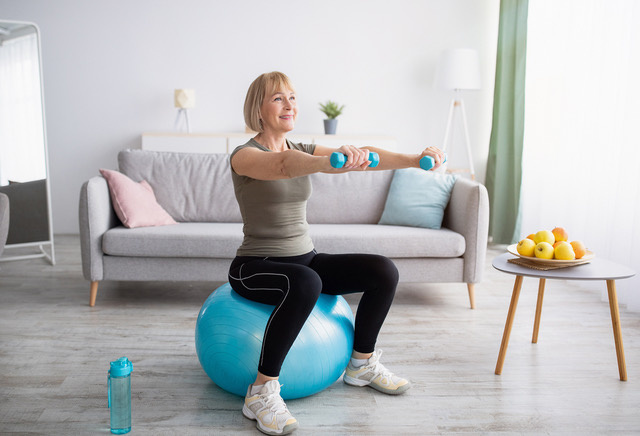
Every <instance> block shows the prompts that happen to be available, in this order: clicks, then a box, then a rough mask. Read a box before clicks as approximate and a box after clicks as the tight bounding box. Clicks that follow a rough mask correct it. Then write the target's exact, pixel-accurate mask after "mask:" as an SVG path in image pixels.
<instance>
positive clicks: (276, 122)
mask: <svg viewBox="0 0 640 436" xmlns="http://www.w3.org/2000/svg"><path fill="white" fill-rule="evenodd" d="M260 115H261V119H262V128H263V130H264V131H265V132H266V131H272V132H290V131H292V130H293V127H294V126H295V123H296V118H297V117H298V104H297V103H296V95H295V93H294V92H293V91H292V90H290V89H287V90H279V91H275V92H274V93H273V94H271V95H269V94H267V95H265V97H264V100H263V102H262V106H260Z"/></svg>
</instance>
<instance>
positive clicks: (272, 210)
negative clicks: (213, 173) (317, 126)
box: [231, 139, 315, 257]
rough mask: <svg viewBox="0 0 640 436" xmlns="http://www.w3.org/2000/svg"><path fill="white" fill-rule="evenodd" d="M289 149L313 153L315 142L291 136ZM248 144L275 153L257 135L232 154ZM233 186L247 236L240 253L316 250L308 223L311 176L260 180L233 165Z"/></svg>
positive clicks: (282, 253)
mask: <svg viewBox="0 0 640 436" xmlns="http://www.w3.org/2000/svg"><path fill="white" fill-rule="evenodd" d="M287 146H288V147H289V149H293V150H300V151H303V152H305V153H309V154H313V151H314V150H315V145H312V144H297V143H292V142H291V141H289V140H287ZM246 147H255V148H257V149H259V150H262V151H264V152H269V153H273V152H272V151H271V150H269V149H268V148H266V147H264V146H262V145H261V144H259V143H258V142H257V141H255V140H254V139H251V140H250V141H249V142H247V143H246V144H244V145H240V146H239V147H236V149H235V150H233V153H231V158H233V156H234V155H235V154H236V153H237V152H238V151H240V150H242V149H243V148H246ZM231 178H232V179H233V187H234V190H235V194H236V199H237V200H238V205H239V206H240V214H241V215H242V222H243V224H244V226H243V232H244V240H243V241H242V245H241V246H240V247H239V248H238V251H237V253H236V254H237V256H270V257H279V256H298V255H301V254H305V253H308V252H310V251H311V250H313V243H312V242H311V237H310V236H309V233H308V230H309V225H308V224H307V200H308V199H309V197H310V196H311V180H310V179H309V176H303V177H296V178H293V179H281V180H257V179H252V178H251V177H247V176H241V175H239V174H237V173H236V172H235V171H233V167H232V168H231Z"/></svg>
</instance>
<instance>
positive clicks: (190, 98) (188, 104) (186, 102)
mask: <svg viewBox="0 0 640 436" xmlns="http://www.w3.org/2000/svg"><path fill="white" fill-rule="evenodd" d="M173 104H174V105H175V107H177V108H180V109H191V108H192V107H195V105H196V91H195V90H194V89H176V90H175V91H174V93H173Z"/></svg>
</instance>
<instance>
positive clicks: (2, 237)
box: [0, 192, 9, 254]
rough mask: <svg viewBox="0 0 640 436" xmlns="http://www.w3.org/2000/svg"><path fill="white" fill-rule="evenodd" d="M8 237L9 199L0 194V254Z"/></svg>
mask: <svg viewBox="0 0 640 436" xmlns="http://www.w3.org/2000/svg"><path fill="white" fill-rule="evenodd" d="M8 235H9V197H7V195H6V194H3V193H2V192H0V254H2V252H3V251H4V244H5V243H6V242H7V236H8Z"/></svg>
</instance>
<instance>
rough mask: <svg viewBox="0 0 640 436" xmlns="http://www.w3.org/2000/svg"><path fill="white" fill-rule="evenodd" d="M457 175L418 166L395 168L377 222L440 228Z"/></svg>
mask: <svg viewBox="0 0 640 436" xmlns="http://www.w3.org/2000/svg"><path fill="white" fill-rule="evenodd" d="M456 177H457V176H454V175H451V174H444V173H440V172H437V173H434V172H433V171H424V170H421V169H418V168H406V169H403V170H398V171H396V172H395V174H394V175H393V180H392V181H391V187H390V188H389V195H388V196H387V201H386V203H385V206H384V212H383V213H382V217H381V218H380V221H379V223H378V224H389V225H396V226H412V227H425V228H428V229H439V228H440V227H441V226H442V217H443V216H444V209H445V208H446V207H447V204H448V203H449V198H450V197H451V190H452V189H453V185H455V183H456Z"/></svg>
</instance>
